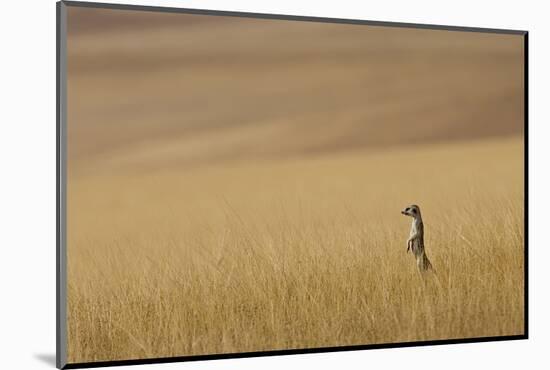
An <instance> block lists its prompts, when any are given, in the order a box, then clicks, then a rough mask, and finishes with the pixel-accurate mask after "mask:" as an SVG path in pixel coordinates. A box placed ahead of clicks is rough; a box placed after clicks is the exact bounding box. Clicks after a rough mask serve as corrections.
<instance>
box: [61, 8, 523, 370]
mask: <svg viewBox="0 0 550 370" xmlns="http://www.w3.org/2000/svg"><path fill="white" fill-rule="evenodd" d="M68 6H72V7H85V8H100V9H114V10H138V11H149V12H165V13H184V14H198V15H214V16H226V17H227V16H229V17H241V18H259V19H279V20H292V21H302V22H323V23H339V24H358V25H369V26H379V27H400V28H417V29H430V30H446V31H461V32H482V33H496V34H509V35H520V36H523V51H524V60H523V61H524V66H523V72H524V73H523V78H524V142H523V144H524V148H523V155H524V280H523V281H524V287H523V289H524V334H521V335H509V336H493V337H478V338H461V339H441V340H427V341H415V342H401V343H379V344H365V345H355V346H339V347H321V348H303V349H285V350H272V351H258V352H239V353H222V354H208V355H194V356H177V357H162V358H149V359H128V360H115V361H97V362H82V363H67V362H66V361H67V353H66V351H67V348H66V339H67V335H66V329H67V328H66V324H67V313H66V305H67V296H66V294H67V291H66V283H67V274H66V251H67V250H66V185H67V176H66V140H67V137H66V119H67V118H66V117H67V113H66V112H67V100H66V99H67V95H66V36H67V29H66V16H67V15H66V7H68ZM56 27H57V32H56V41H57V53H56V55H57V58H56V59H57V60H56V74H57V76H56V126H57V133H56V366H57V368H58V369H79V368H93V367H107V366H123V365H144V364H158V363H172V362H184V361H201V360H219V359H230V358H244V357H264V356H279V355H293V354H307V353H322V352H341V351H357V350H365V349H381V348H403V347H416V346H432V345H444V344H460V343H481V342H497V341H508V340H520V339H528V338H529V335H528V332H529V299H528V297H529V263H528V260H529V258H528V257H529V253H528V251H529V247H528V235H529V227H528V225H529V222H528V216H529V176H528V175H529V171H528V167H529V166H528V159H529V145H528V143H529V125H528V118H529V99H528V95H529V64H528V62H529V32H528V31H522V30H508V29H494V28H477V27H459V26H448V25H431V24H418V23H399V22H381V21H368V20H359V19H341V18H325V17H310V16H298V15H282V14H266V13H248V12H233V11H220V10H207V9H189V8H173V7H160V6H145V5H131V4H111V3H98V2H83V1H65V0H62V1H58V2H57V3H56Z"/></svg>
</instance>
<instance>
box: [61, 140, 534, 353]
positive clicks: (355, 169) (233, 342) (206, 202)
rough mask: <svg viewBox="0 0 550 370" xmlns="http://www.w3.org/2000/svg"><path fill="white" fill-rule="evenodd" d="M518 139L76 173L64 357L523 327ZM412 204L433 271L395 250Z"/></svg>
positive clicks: (476, 333)
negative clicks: (417, 208)
mask: <svg viewBox="0 0 550 370" xmlns="http://www.w3.org/2000/svg"><path fill="white" fill-rule="evenodd" d="M465 153H467V154H465ZM521 153H522V141H521V140H519V139H505V140H502V139H501V140H496V141H494V142H493V141H481V142H479V143H471V144H462V143H461V144H453V145H439V146H437V145H434V146H427V147H423V148H414V147H411V148H407V149H403V150H399V151H394V152H392V153H391V154H386V153H382V154H370V155H367V154H363V153H354V154H349V155H342V156H338V157H333V158H328V159H319V158H315V159H304V160H292V161H283V160H278V161H273V162H271V161H264V162H257V163H244V164H234V165H232V166H229V167H227V166H223V165H220V166H211V167H206V168H202V169H197V170H193V171H186V172H182V173H177V172H175V171H169V170H168V171H159V172H151V173H127V174H119V175H111V176H109V177H97V178H94V179H87V178H84V179H82V181H79V180H75V181H73V182H71V183H70V186H69V195H70V197H69V215H70V220H74V221H70V222H69V231H70V232H69V245H71V248H70V249H69V256H68V257H69V264H68V267H69V323H70V325H69V348H70V352H69V356H70V357H69V358H70V361H73V362H82V361H92V360H107V359H109V360H113V359H128V358H148V357H165V356H182V355H197V354H212V353H227V352H245V351H261V350H273V349H289V348H308V347H309V348H311V347H326V346H342V345H354V344H372V343H387V342H400V341H413V340H428V339H448V338H469V337H480V336H497V335H514V334H522V333H523V324H524V323H523V317H524V316H523V315H524V311H523V310H524V306H523V303H524V302H523V294H524V292H523V276H524V271H523V237H524V234H523V233H524V229H523V226H524V225H523V200H524V198H523V179H522V173H523V161H522V155H521ZM412 161H420V162H421V163H422V164H423V169H422V170H421V171H415V169H414V167H412V166H411V163H412ZM503 179H506V181H505V182H503V181H502V180H503ZM137 183H139V186H136V184H137ZM411 200H414V202H417V203H418V204H420V205H421V207H422V210H423V212H424V222H425V224H426V233H427V235H426V236H427V240H426V243H427V252H428V254H429V256H430V258H431V259H432V262H433V264H434V267H435V269H436V276H432V275H429V276H426V277H424V278H422V277H421V276H420V275H419V273H418V271H417V270H416V265H415V262H414V258H413V256H412V254H407V253H406V252H405V249H406V245H405V241H406V238H407V236H408V232H409V224H410V219H409V218H406V217H404V216H402V215H400V213H399V211H400V210H401V209H402V208H403V207H404V206H405V205H408V204H409V203H411ZM106 211H108V216H107V215H106V214H105V212H106Z"/></svg>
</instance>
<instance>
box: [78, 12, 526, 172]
mask: <svg viewBox="0 0 550 370" xmlns="http://www.w3.org/2000/svg"><path fill="white" fill-rule="evenodd" d="M68 34H69V39H68V70H69V74H68V76H69V78H68V83H69V85H68V88H69V155H70V160H69V165H70V166H71V165H74V164H77V165H78V167H79V168H83V167H85V164H86V163H95V164H96V165H97V164H100V163H101V161H102V159H104V158H109V159H113V158H115V157H117V156H121V158H127V157H128V156H131V155H132V153H133V152H136V153H137V152H139V153H140V158H141V159H140V161H141V160H143V161H149V162H150V161H153V160H154V161H157V162H158V165H162V163H167V162H171V163H174V162H176V163H186V164H192V163H203V162H208V161H214V160H218V159H223V160H228V159H232V158H242V157H248V158H271V157H279V156H283V157H288V156H302V155H316V154H319V153H327V152H331V151H342V150H350V149H371V148H373V149H383V148H385V147H395V146H399V145H403V144H407V145H409V144H420V143H425V142H437V141H446V140H464V139H478V138H484V137H499V136H510V135H518V134H519V135H521V134H522V133H523V109H524V107H523V71H522V69H523V67H522V63H523V40H522V38H521V37H520V36H514V35H496V34H482V33H471V32H450V31H434V30H418V29H403V28H387V27H373V26H357V25H343V24H327V23H312V22H295V21H281V20H264V19H249V18H233V17H219V16H198V15H186V14H163V13H150V12H137V11H120V10H97V9H94V10H92V9H78V8H69V33H68ZM148 153H149V154H150V155H149V154H148ZM123 162H124V161H123ZM130 162H132V161H130ZM133 162H134V163H136V164H137V161H133ZM125 163H129V162H128V161H126V162H125Z"/></svg>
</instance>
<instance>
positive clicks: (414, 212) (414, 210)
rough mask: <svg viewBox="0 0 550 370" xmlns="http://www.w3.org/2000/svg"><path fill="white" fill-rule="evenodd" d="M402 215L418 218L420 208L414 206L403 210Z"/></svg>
mask: <svg viewBox="0 0 550 370" xmlns="http://www.w3.org/2000/svg"><path fill="white" fill-rule="evenodd" d="M401 213H402V214H404V215H405V216H410V217H413V218H417V217H420V207H418V206H417V205H416V204H413V205H411V206H408V207H407V208H405V209H404V210H402V211H401Z"/></svg>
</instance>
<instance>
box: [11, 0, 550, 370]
mask: <svg viewBox="0 0 550 370" xmlns="http://www.w3.org/2000/svg"><path fill="white" fill-rule="evenodd" d="M113 2H121V1H116V0H113ZM126 2H127V3H133V4H141V5H160V6H162V5H164V6H175V7H189V8H203V9H218V10H234V11H248V12H262V13H278V14H295V15H309V16H323V17H337V18H354V19H369V20H381V21H399V22H413V23H428V24H446V25H459V26H474V27H490V28H512V29H522V30H528V31H530V35H529V39H530V50H529V51H530V53H529V59H530V63H529V73H530V78H529V95H530V104H529V111H530V122H529V134H530V135H529V140H530V147H529V156H530V163H529V166H530V168H529V170H530V176H529V181H530V186H529V196H530V202H529V208H530V210H529V226H530V227H529V241H530V243H529V250H530V260H529V264H530V292H529V293H530V310H529V316H530V339H529V340H527V341H512V342H496V343H482V344H462V345H446V346H434V347H417V348H402V349H385V350H369V351H358V352H340V353H324V354H313V355H294V356H280V357H266V358H248V359H236V360H223V361H222V360H217V361H203V362H192V363H176V364H164V365H149V366H140V367H135V366H134V367H131V368H132V369H138V368H151V369H153V368H156V369H176V368H178V369H257V368H259V367H260V368H267V369H279V368H281V367H285V368H288V369H293V368H304V367H315V368H327V369H329V368H337V367H341V368H346V369H347V368H350V369H363V368H365V367H366V366H369V367H372V368H374V369H376V368H384V369H385V368H397V367H407V368H408V369H410V368H413V369H414V368H423V369H446V370H447V369H464V368H466V369H472V368H474V369H475V368H493V369H494V368H499V369H517V368H521V367H523V366H526V367H527V368H548V365H549V363H550V361H548V355H547V353H545V352H547V351H549V350H550V335H549V330H550V325H549V322H550V319H549V317H550V298H549V292H550V289H549V287H548V285H547V284H548V282H549V271H550V267H549V266H547V264H548V263H549V262H550V258H549V257H550V253H549V252H548V250H549V248H550V245H549V244H548V242H547V238H546V236H547V235H548V234H547V233H548V232H547V230H546V229H545V227H546V226H547V225H546V223H545V219H547V218H548V214H550V212H548V209H549V208H550V204H549V198H550V197H549V191H550V176H549V174H548V170H547V169H548V168H549V165H548V162H547V161H548V160H550V157H549V149H548V148H549V147H550V145H549V143H548V141H549V140H550V135H549V130H550V117H549V115H548V109H547V107H548V105H550V95H549V93H548V91H547V90H548V86H549V83H550V81H549V78H548V76H549V70H550V48H549V45H550V37H549V33H550V26H549V25H550V22H549V20H548V16H549V14H550V12H548V11H547V10H546V9H545V2H544V1H519V0H515V1H503V0H500V1H465V0H461V1H453V2H450V1H436V0H434V1H419V0H416V1H407V0H403V1H397V0H395V1H394V0H386V1H376V2H373V3H370V4H369V3H368V2H365V1H356V2H353V1H347V0H338V1H330V2H325V3H321V2H320V1H314V0H293V1H291V0H269V1H268V0H265V1H261V2H260V1H253V0H226V1H215V0H201V1H176V0H172V1H168V0H166V1H159V0H157V1H155V0H144V1H131V0H127V1H126ZM0 14H1V18H2V19H1V22H0V29H1V32H0V37H1V41H2V42H1V44H0V47H1V49H0V50H1V51H0V63H1V69H0V71H1V79H0V91H1V94H2V99H1V100H0V102H1V103H0V128H1V131H0V248H1V254H0V274H1V279H0V284H1V285H0V288H1V290H0V310H1V312H0V368H9V369H18V368H22V369H23V368H24V369H40V368H50V369H51V368H53V366H54V353H55V1H54V0H20V1H17V0H11V1H3V2H2V12H1V13H0Z"/></svg>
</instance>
